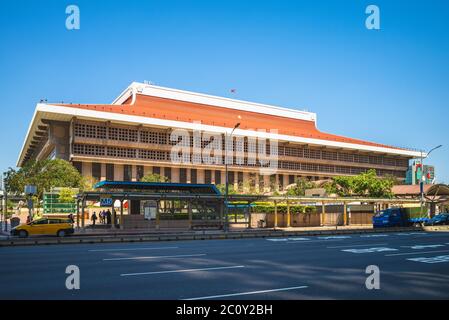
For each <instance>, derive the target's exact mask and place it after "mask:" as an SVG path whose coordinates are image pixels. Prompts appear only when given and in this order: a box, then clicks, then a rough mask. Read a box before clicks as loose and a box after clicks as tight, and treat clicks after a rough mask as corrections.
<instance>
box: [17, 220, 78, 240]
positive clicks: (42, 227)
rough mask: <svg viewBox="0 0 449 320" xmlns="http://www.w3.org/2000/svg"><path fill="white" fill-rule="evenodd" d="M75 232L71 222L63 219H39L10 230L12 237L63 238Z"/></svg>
mask: <svg viewBox="0 0 449 320" xmlns="http://www.w3.org/2000/svg"><path fill="white" fill-rule="evenodd" d="M74 232H75V230H74V228H73V224H72V221H71V220H70V219H65V218H41V219H37V220H33V221H31V222H29V223H25V224H21V225H19V226H17V227H15V228H13V229H12V230H11V235H12V236H19V237H21V238H26V237H28V236H30V235H56V236H58V237H65V236H67V235H70V234H73V233H74Z"/></svg>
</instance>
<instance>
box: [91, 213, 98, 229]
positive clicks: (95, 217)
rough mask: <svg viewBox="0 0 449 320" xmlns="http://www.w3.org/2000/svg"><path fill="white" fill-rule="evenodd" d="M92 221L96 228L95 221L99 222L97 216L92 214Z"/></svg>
mask: <svg viewBox="0 0 449 320" xmlns="http://www.w3.org/2000/svg"><path fill="white" fill-rule="evenodd" d="M90 220H92V226H95V221H97V214H96V213H95V211H94V213H93V214H92V217H91V218H90Z"/></svg>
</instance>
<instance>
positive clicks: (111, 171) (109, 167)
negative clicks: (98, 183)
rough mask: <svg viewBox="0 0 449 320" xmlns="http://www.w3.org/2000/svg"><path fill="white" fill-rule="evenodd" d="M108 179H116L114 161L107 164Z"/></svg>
mask: <svg viewBox="0 0 449 320" xmlns="http://www.w3.org/2000/svg"><path fill="white" fill-rule="evenodd" d="M106 180H108V181H114V165H113V164H112V163H107V164H106Z"/></svg>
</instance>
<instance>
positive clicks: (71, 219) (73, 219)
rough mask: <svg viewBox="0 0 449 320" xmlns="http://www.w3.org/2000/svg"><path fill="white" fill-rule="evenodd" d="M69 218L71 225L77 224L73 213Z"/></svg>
mask: <svg viewBox="0 0 449 320" xmlns="http://www.w3.org/2000/svg"><path fill="white" fill-rule="evenodd" d="M68 218H69V219H70V221H71V223H75V218H74V217H73V214H72V213H71V214H69V217H68Z"/></svg>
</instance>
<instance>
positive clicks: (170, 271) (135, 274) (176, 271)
mask: <svg viewBox="0 0 449 320" xmlns="http://www.w3.org/2000/svg"><path fill="white" fill-rule="evenodd" d="M244 267H245V266H228V267H213V268H201V269H180V270H168V271H154V272H138V273H123V274H121V275H120V276H121V277H129V276H143V275H152V274H164V273H183V272H198V271H212V270H224V269H236V268H244Z"/></svg>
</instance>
